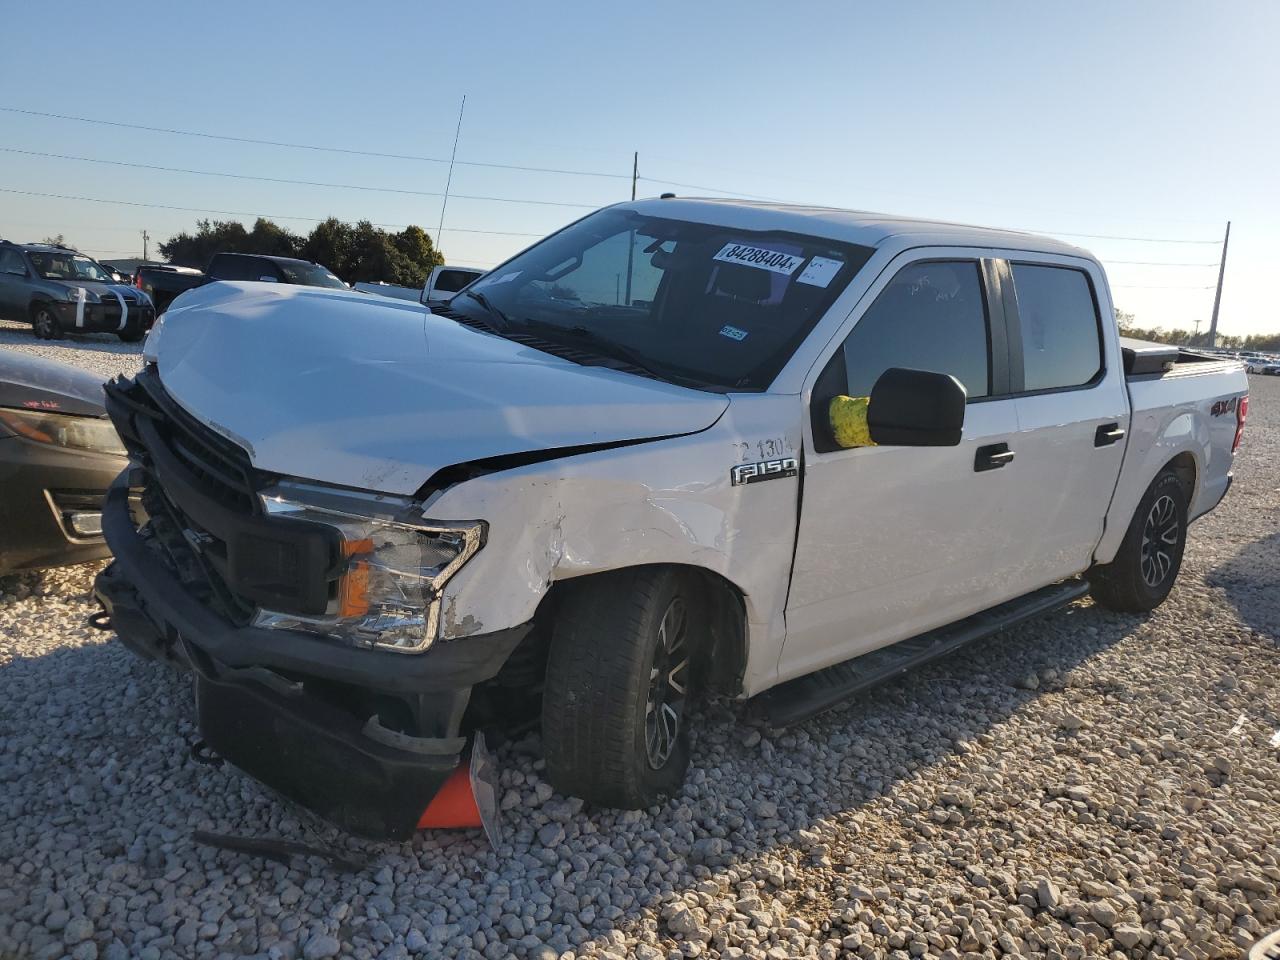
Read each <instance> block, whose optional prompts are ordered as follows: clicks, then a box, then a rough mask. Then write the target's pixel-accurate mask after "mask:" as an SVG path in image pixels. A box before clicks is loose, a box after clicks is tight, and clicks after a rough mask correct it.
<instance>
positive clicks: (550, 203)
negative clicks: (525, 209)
mask: <svg viewBox="0 0 1280 960" xmlns="http://www.w3.org/2000/svg"><path fill="white" fill-rule="evenodd" d="M0 151H2V152H4V153H19V154H23V155H25V156H29V157H46V158H49V159H53V160H76V161H79V162H81V163H101V164H106V165H107V166H112V167H132V168H135V169H139V170H160V171H162V172H164V173H192V174H196V175H198V176H202V177H226V178H229V179H232V180H257V181H260V182H262V183H288V184H294V185H296V186H304V187H327V188H330V189H340V190H367V191H370V192H372V193H397V194H405V195H408V196H414V197H443V196H444V194H443V193H439V192H437V191H432V190H408V189H402V188H400V187H374V186H370V185H368V184H360V183H325V182H323V181H319V180H292V179H289V178H285V177H260V176H254V175H253V174H249V173H225V172H222V171H217V170H192V169H189V168H187V167H162V166H158V165H156V164H151V163H136V162H132V161H126V160H104V159H101V158H99V157H76V156H72V155H70V154H65V153H43V152H41V151H39V150H21V149H19V148H17V147H0ZM453 196H455V197H457V198H459V199H460V200H488V201H492V202H494V203H529V204H534V205H536V206H541V207H577V208H579V209H583V210H594V209H595V208H596V207H597V206H598V204H593V203H568V202H566V201H563V200H522V199H519V198H517V197H481V196H472V195H467V194H462V193H455V194H453Z"/></svg>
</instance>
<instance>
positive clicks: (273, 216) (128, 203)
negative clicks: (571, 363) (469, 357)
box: [0, 187, 546, 237]
mask: <svg viewBox="0 0 1280 960" xmlns="http://www.w3.org/2000/svg"><path fill="white" fill-rule="evenodd" d="M0 193H14V194H18V195H20V196H24V197H44V198H46V199H49V200H80V201H83V202H85V203H109V204H113V205H116V206H122V207H145V208H147V209H151V210H177V211H179V212H182V213H212V214H214V215H216V216H223V217H264V218H266V219H268V220H305V221H307V222H308V223H323V222H324V221H325V220H328V219H329V218H328V217H295V216H290V215H287V214H283V213H254V212H250V211H247V210H212V209H209V208H207V207H180V206H175V205H172V204H167V203H143V202H141V201H138V200H108V199H105V198H103V197H82V196H77V195H75V194H68V193H41V192H39V191H36V190H16V189H14V188H12V187H0ZM373 225H374V226H375V227H387V228H389V229H392V230H403V229H405V228H406V227H409V226H412V224H408V223H374V224H373ZM130 229H132V228H130ZM445 229H446V230H449V231H452V232H454V233H483V234H489V235H491V236H496V237H542V236H545V235H546V234H542V233H518V232H516V231H513V230H479V229H474V228H471V227H445Z"/></svg>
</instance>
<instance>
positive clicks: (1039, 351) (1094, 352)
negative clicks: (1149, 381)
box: [1011, 263, 1102, 391]
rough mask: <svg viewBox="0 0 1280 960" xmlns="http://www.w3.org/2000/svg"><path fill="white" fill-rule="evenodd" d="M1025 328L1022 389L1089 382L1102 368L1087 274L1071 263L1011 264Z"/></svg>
mask: <svg viewBox="0 0 1280 960" xmlns="http://www.w3.org/2000/svg"><path fill="white" fill-rule="evenodd" d="M1011 269H1012V270H1013V286H1014V292H1015V294H1016V296H1017V300H1018V326H1019V329H1020V331H1021V334H1022V357H1023V389H1024V390H1028V391H1033V390H1055V389H1061V388H1063V387H1079V386H1083V385H1084V384H1087V383H1089V382H1091V381H1092V380H1093V379H1094V378H1095V377H1096V376H1097V375H1098V372H1099V371H1100V370H1101V369H1102V344H1101V340H1100V338H1099V332H1098V329H1099V326H1098V310H1097V307H1096V306H1095V304H1094V299H1093V291H1092V289H1091V288H1090V286H1089V278H1088V277H1087V276H1085V274H1084V273H1083V272H1081V271H1079V270H1072V269H1070V268H1068V267H1047V266H1038V265H1033V264H1029V263H1015V264H1013V265H1012V268H1011Z"/></svg>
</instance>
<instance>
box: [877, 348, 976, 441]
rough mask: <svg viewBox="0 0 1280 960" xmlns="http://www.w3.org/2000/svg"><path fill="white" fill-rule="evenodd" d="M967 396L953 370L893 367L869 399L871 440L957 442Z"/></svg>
mask: <svg viewBox="0 0 1280 960" xmlns="http://www.w3.org/2000/svg"><path fill="white" fill-rule="evenodd" d="M966 399H967V397H966V394H965V389H964V386H963V385H962V384H961V383H960V381H959V380H957V379H956V378H955V377H953V376H951V375H950V374H947V373H933V372H931V371H928V370H908V369H906V368H904V367H890V368H889V369H888V370H886V371H885V372H884V373H882V374H880V379H878V380H877V381H876V382H875V386H873V387H872V388H871V398H870V400H869V402H868V403H867V414H866V416H867V429H868V432H869V434H870V436H871V440H872V441H873V442H875V443H876V444H877V445H879V446H894V447H954V446H957V445H958V444H959V443H960V437H961V434H962V433H963V430H964V406H965V400H966Z"/></svg>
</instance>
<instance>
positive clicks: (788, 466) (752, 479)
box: [729, 457, 800, 487]
mask: <svg viewBox="0 0 1280 960" xmlns="http://www.w3.org/2000/svg"><path fill="white" fill-rule="evenodd" d="M799 472H800V464H799V462H798V461H797V460H796V458H795V457H781V458H779V459H777V460H761V461H759V462H758V463H739V464H738V465H737V466H735V467H733V468H732V469H731V470H730V471H729V482H730V483H731V484H732V485H733V486H735V487H736V486H738V485H739V484H742V483H758V482H759V481H761V480H775V479H777V478H778V477H794V476H796V475H797V474H798V473H799Z"/></svg>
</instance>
